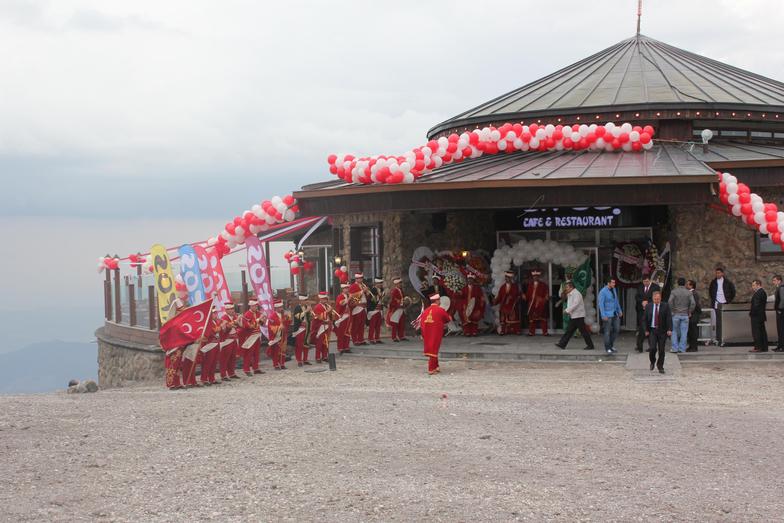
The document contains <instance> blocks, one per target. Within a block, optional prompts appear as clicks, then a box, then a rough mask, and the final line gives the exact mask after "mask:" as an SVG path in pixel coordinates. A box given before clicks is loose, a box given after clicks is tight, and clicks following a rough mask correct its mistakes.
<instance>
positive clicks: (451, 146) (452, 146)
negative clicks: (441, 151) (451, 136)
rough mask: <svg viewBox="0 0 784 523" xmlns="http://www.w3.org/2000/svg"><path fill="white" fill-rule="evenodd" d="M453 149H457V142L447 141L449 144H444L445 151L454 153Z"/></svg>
mask: <svg viewBox="0 0 784 523" xmlns="http://www.w3.org/2000/svg"><path fill="white" fill-rule="evenodd" d="M455 151H457V142H449V145H447V146H446V152H448V153H450V154H454V152H455Z"/></svg>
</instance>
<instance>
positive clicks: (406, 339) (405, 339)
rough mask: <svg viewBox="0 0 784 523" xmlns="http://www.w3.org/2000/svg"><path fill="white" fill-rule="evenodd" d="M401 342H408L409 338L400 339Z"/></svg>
mask: <svg viewBox="0 0 784 523" xmlns="http://www.w3.org/2000/svg"><path fill="white" fill-rule="evenodd" d="M400 341H408V338H400Z"/></svg>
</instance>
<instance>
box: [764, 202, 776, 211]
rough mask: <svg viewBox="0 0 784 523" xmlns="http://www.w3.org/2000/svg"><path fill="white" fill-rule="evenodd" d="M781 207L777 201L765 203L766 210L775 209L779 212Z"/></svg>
mask: <svg viewBox="0 0 784 523" xmlns="http://www.w3.org/2000/svg"><path fill="white" fill-rule="evenodd" d="M778 210H779V208H778V207H777V206H776V204H775V203H766V204H765V212H769V211H773V212H777V211H778Z"/></svg>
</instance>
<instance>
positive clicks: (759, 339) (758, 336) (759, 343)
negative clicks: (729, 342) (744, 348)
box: [751, 316, 768, 350]
mask: <svg viewBox="0 0 784 523" xmlns="http://www.w3.org/2000/svg"><path fill="white" fill-rule="evenodd" d="M751 337H752V338H754V348H755V349H757V350H768V333H767V331H766V330H765V321H764V320H763V318H761V317H759V318H758V317H756V316H752V318H751Z"/></svg>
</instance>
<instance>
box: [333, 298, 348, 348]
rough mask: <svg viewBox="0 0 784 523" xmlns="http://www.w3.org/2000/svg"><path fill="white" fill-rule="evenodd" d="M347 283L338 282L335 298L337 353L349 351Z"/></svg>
mask: <svg viewBox="0 0 784 523" xmlns="http://www.w3.org/2000/svg"><path fill="white" fill-rule="evenodd" d="M349 287H350V286H349V284H347V283H341V284H340V291H341V292H340V294H338V297H337V298H335V312H337V313H338V319H336V320H335V336H336V337H337V344H338V353H340V354H342V353H344V352H351V349H350V348H349V342H350V341H351V334H350V333H351V331H350V328H351V305H350V304H349V300H350V296H349Z"/></svg>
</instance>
